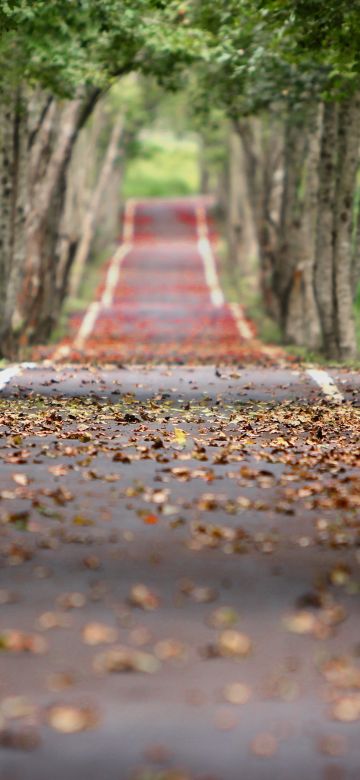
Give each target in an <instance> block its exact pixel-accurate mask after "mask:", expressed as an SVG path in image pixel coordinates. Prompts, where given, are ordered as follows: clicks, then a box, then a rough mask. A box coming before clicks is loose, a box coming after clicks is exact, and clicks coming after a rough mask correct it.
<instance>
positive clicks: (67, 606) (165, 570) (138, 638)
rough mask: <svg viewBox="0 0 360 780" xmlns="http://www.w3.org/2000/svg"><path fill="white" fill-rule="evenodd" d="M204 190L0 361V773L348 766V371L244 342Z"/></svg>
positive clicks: (134, 241)
mask: <svg viewBox="0 0 360 780" xmlns="http://www.w3.org/2000/svg"><path fill="white" fill-rule="evenodd" d="M203 205H204V204H203V203H202V202H199V203H198V202H196V201H194V202H191V203H181V204H180V206H179V204H178V203H177V204H176V208H175V211H174V210H172V207H173V204H164V203H158V204H148V203H146V204H137V205H136V208H135V209H134V204H133V206H132V207H131V208H130V211H129V209H128V213H127V219H126V220H125V235H124V243H123V245H122V250H121V251H122V254H120V255H118V261H117V265H116V264H113V265H112V272H111V274H110V282H111V284H110V282H109V269H110V267H111V264H110V266H109V267H108V268H107V269H106V270H105V277H104V279H103V281H102V283H101V285H102V286H101V289H100V290H99V296H98V299H97V301H95V303H97V304H99V305H98V306H97V307H95V308H93V309H92V310H90V312H89V311H88V312H87V313H86V314H85V317H83V318H82V320H79V318H77V319H76V318H75V319H74V320H73V321H72V322H71V323H70V336H69V338H68V339H67V340H65V341H64V343H63V344H61V345H60V346H59V347H58V348H57V349H56V351H55V352H56V354H54V355H53V356H52V359H51V360H50V359H49V360H48V361H47V362H45V363H40V362H39V363H37V364H35V365H32V364H29V365H26V364H23V365H18V366H10V367H8V368H7V369H5V371H3V372H0V425H1V433H2V439H1V448H0V544H1V557H0V577H1V584H0V648H1V650H0V780H35V779H36V780H49V778H51V780H60V778H61V780H63V778H64V777H66V778H67V779H68V780H75V779H76V780H78V779H79V778H81V780H82V778H87V780H99V779H100V778H103V779H104V780H240V778H241V779H242V778H244V780H270V779H271V780H272V778H276V780H288V779H290V778H299V777H303V776H304V775H305V776H307V777H308V778H309V780H310V778H311V780H312V779H314V780H315V779H316V780H317V779H318V778H319V779H321V780H355V779H357V778H358V777H359V767H360V745H359V723H360V666H359V656H360V644H359V642H360V637H359V631H358V627H359V620H358V618H359V562H360V558H359V547H358V538H359V537H358V533H359V507H360V499H359V495H360V490H359V486H360V485H359V483H360V475H359V468H358V465H359V430H360V425H359V412H358V406H359V387H360V383H359V378H358V375H357V374H356V372H353V371H346V370H340V369H338V370H329V371H325V370H324V369H321V370H320V371H319V369H318V368H316V367H310V368H309V367H307V368H304V367H301V366H298V365H293V364H289V362H288V361H287V359H286V358H285V357H284V356H282V355H281V354H280V353H273V354H271V352H269V351H268V350H267V348H266V347H263V346H262V345H261V344H260V343H259V342H258V341H257V339H256V337H255V336H254V332H253V330H252V325H251V323H247V321H246V319H245V317H244V315H243V313H242V312H241V311H240V310H238V311H236V312H234V311H232V310H231V309H230V308H229V306H228V304H226V303H225V302H224V301H222V300H221V299H220V298H219V294H218V286H217V285H218V282H217V276H215V277H214V271H215V270H216V260H214V255H213V254H211V257H212V258H213V260H214V263H215V266H214V265H213V261H212V260H210V258H209V254H208V253H209V246H210V249H211V242H209V241H208V235H210V234H211V230H210V233H207V234H206V235H205V234H204V230H205V229H206V230H209V228H208V227H206V225H207V223H206V220H205V223H204V212H203V211H201V210H200V212H199V211H198V207H200V209H202V208H203ZM164 208H165V212H164ZM194 210H195V211H194ZM194 213H195V216H194ZM136 214H138V218H137V217H136ZM164 226H165V227H164ZM166 226H167V227H166ZM177 231H178V234H179V236H178V238H176V242H177V244H178V243H179V240H178V239H179V237H180V238H181V245H182V248H181V252H180V250H179V246H178V245H177V251H178V250H179V251H178V254H176V253H175V248H174V234H175V236H176V232H177ZM194 231H195V232H194ZM196 231H197V232H196ZM167 233H171V236H172V240H171V241H170V239H169V235H168V234H167ZM164 234H165V235H164ZM194 236H195V237H194ZM185 239H186V241H185ZM184 241H185V244H186V247H185V248H184ZM201 241H202V242H203V243H201ZM206 241H208V243H207V244H206ZM164 242H165V243H164ZM199 242H200V243H199ZM204 242H205V243H204ZM127 245H129V246H127ZM124 246H125V250H124ZM151 247H152V249H151ZM191 247H192V248H191ZM185 249H186V251H185ZM127 250H129V252H128V253H127ZM211 251H212V250H211ZM190 252H192V257H193V258H194V257H195V254H196V252H197V258H198V261H199V267H198V268H197V270H196V271H194V269H192V270H191V275H192V279H191V287H192V289H193V295H194V300H193V301H190V300H189V298H188V297H185V292H184V289H185V287H186V285H187V281H188V274H189V269H188V262H189V258H190V254H189V253H190ZM186 253H188V254H186ZM205 256H207V263H208V264H206V262H205ZM119 257H122V260H121V263H120V266H119V265H118V263H119ZM145 258H147V260H146V262H145ZM181 258H182V259H181ZM165 260H166V261H165ZM170 261H172V262H173V265H171V263H170ZM200 261H201V263H202V265H200ZM182 262H183V263H184V266H183V269H182V270H181V263H182ZM194 262H195V261H194ZM127 263H128V265H126V264H127ZM144 263H145V265H144ZM149 263H150V264H152V268H153V270H154V269H155V267H156V268H157V269H158V276H157V281H156V284H155V283H154V288H151V290H150V287H149V285H150V284H151V281H150V276H151V275H152V273H153V271H151V274H150V271H149V268H148V265H149ZM209 263H210V265H209ZM122 264H123V265H122ZM115 266H116V267H115ZM169 267H170V268H169ZM201 269H202V270H201ZM122 274H124V276H123V275H122ZM167 274H169V275H168V276H167ZM194 275H195V276H196V281H195V280H194V278H193V277H194ZM141 278H142V279H143V282H142V283H141ZM180 280H182V285H183V287H181V285H180ZM204 280H205V281H204ZM122 283H123V285H124V287H123V288H122ZM163 283H164V290H166V291H167V293H166V294H167V295H168V293H169V294H170V298H169V299H168V300H171V306H167V302H168V301H167V300H165V297H164V295H163V294H162V293H161V286H162V284H163ZM109 285H110V286H109ZM206 286H207V288H208V289H207V299H206V301H205V292H206V290H205V288H206ZM145 288H146V289H145ZM180 288H181V289H180ZM125 289H126V291H127V292H126V293H125ZM156 290H157V296H158V297H157V299H156V306H155V305H154V306H152V307H150V306H149V307H148V303H147V297H146V294H145V293H146V291H147V292H148V293H149V296H150V298H151V299H152V300H154V299H153V296H154V295H155V293H156ZM181 290H182V292H181ZM204 290H205V292H204ZM105 293H106V295H105ZM104 295H105V298H104ZM110 295H112V296H113V298H112V299H111V301H110V298H109V296H110ZM186 295H187V293H186ZM106 296H107V297H106ZM121 296H123V299H122V297H121ZM197 296H200V297H197ZM202 301H203V302H205V303H206V306H207V307H208V312H207V314H206V316H209V317H210V320H207V322H206V323H205V324H204V323H203V324H202V326H201V328H200V327H198V328H197V330H196V321H197V317H198V314H197V312H198V307H199V303H200V304H201V305H202ZM125 305H126V306H128V308H127V309H126V310H124V311H125V313H124V315H123V317H122V318H121V316H120V314H119V312H120V310H122V308H123V306H125ZM173 306H174V307H175V308H176V307H177V308H178V310H179V312H180V313H179V314H178V315H177V317H176V318H175V319H176V321H175V319H174V317H173V312H174V311H175V309H174V308H173ZM109 307H110V309H109ZM184 307H186V312H185V310H184ZM145 309H146V312H147V316H148V319H147V324H146V327H145V328H144V329H143V334H144V338H143V340H141V328H142V325H143V324H144V318H143V315H144V311H145ZM214 311H215V314H214ZM109 312H110V314H109ZM157 312H158V314H157ZM131 316H132V326H131V327H128V325H127V323H129V322H130V321H131ZM86 317H87V322H86ZM179 317H181V318H182V319H181V322H180V320H179ZM109 319H110V320H111V328H112V331H111V338H109V330H108V324H107V325H106V326H105V321H106V322H107V323H109ZM150 320H151V327H150V324H149V323H150ZM84 321H85V324H86V327H84ZM184 323H187V324H188V326H189V328H188V331H187V335H186V338H185V335H184V333H185V330H186V328H185V325H184ZM209 323H210V324H209ZM224 323H225V325H224ZM81 329H82V330H81ZM196 333H197V335H195V334H196ZM206 333H207V336H208V339H207V338H206ZM225 343H226V344H225ZM224 345H225V346H224ZM224 349H227V350H228V352H227V353H226V354H225V353H223V350H224ZM197 352H199V359H200V361H201V363H203V365H196V354H197ZM115 353H116V357H117V360H116V361H115ZM229 356H231V360H230V359H228V360H227V359H226V358H229ZM69 360H72V361H73V360H76V361H78V362H80V361H81V362H83V363H84V364H87V365H75V364H72V365H69V364H66V361H69ZM139 360H143V361H146V365H132V363H137V362H138V361H139ZM181 360H183V361H184V365H179V363H180V362H181ZM94 361H96V365H94V364H92V365H91V362H92V363H93V362H94ZM161 361H163V362H161ZM115 363H116V365H115ZM190 363H191V364H190Z"/></svg>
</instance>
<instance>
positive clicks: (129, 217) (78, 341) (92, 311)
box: [53, 198, 136, 361]
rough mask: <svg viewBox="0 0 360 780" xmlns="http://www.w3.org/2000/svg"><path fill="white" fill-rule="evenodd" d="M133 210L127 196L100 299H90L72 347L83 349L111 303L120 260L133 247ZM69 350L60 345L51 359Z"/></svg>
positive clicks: (66, 346)
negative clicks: (118, 241)
mask: <svg viewBox="0 0 360 780" xmlns="http://www.w3.org/2000/svg"><path fill="white" fill-rule="evenodd" d="M135 211H136V201H135V199H134V198H129V200H128V201H126V204H125V214H124V225H123V242H122V243H121V244H120V246H119V247H118V249H117V250H116V252H115V254H114V256H113V258H112V260H111V263H110V265H109V268H108V271H107V274H106V281H105V289H104V291H103V294H102V296H101V299H100V301H92V303H90V304H89V306H88V307H87V309H86V312H85V314H84V317H83V319H82V322H81V325H80V327H79V330H78V332H77V334H76V336H75V338H74V341H73V347H74V349H83V347H84V345H85V342H86V341H87V339H88V338H89V336H91V333H92V331H93V330H94V326H95V323H96V320H97V318H98V316H99V313H100V310H101V309H102V308H110V307H111V305H112V303H113V300H114V292H115V288H116V286H117V284H118V281H119V276H120V269H121V265H122V262H123V260H124V258H125V257H126V256H127V255H128V254H129V252H130V251H131V249H132V248H133V239H134V225H135ZM70 352H71V346H69V345H62V346H61V345H60V346H59V347H58V348H57V349H56V350H55V352H54V355H53V360H55V361H56V360H59V359H61V358H63V357H64V358H65V357H68V355H69V354H70Z"/></svg>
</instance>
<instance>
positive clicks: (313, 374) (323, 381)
mask: <svg viewBox="0 0 360 780" xmlns="http://www.w3.org/2000/svg"><path fill="white" fill-rule="evenodd" d="M305 373H306V374H307V376H309V377H310V379H312V380H313V382H315V384H317V385H318V386H319V387H320V389H321V391H322V392H323V394H324V396H325V398H328V399H330V400H332V401H336V402H337V403H343V401H345V398H344V396H343V394H342V393H341V392H340V390H339V388H338V386H337V385H336V383H335V382H334V380H333V378H332V377H331V376H330V374H328V372H327V371H324V369H320V368H307V369H305Z"/></svg>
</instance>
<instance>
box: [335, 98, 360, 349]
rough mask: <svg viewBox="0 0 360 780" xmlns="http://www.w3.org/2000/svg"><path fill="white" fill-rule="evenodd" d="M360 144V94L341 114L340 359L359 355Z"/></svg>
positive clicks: (338, 216) (338, 225) (337, 267)
mask: <svg viewBox="0 0 360 780" xmlns="http://www.w3.org/2000/svg"><path fill="white" fill-rule="evenodd" d="M359 143H360V93H357V94H356V95H355V96H353V97H352V98H349V99H348V100H346V101H344V103H342V105H341V106H340V112H339V133H338V160H337V181H336V199H335V213H334V261H333V263H334V293H335V295H334V297H335V306H334V315H335V322H334V329H335V332H336V336H337V340H338V354H339V357H340V359H341V360H347V359H351V358H354V357H355V356H356V337H355V324H354V317H353V290H352V278H351V277H352V216H353V206H354V193H355V190H356V175H357V170H358V163H359Z"/></svg>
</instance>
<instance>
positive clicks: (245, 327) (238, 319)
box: [229, 303, 254, 341]
mask: <svg viewBox="0 0 360 780" xmlns="http://www.w3.org/2000/svg"><path fill="white" fill-rule="evenodd" d="M229 307H230V311H231V313H232V315H233V317H234V320H235V323H236V327H237V329H238V332H239V335H240V336H241V338H242V339H243V341H250V340H251V339H253V338H254V334H253V332H252V330H251V328H250V325H249V324H248V322H247V320H246V318H245V314H244V309H243V307H242V306H241V304H240V303H229Z"/></svg>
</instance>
